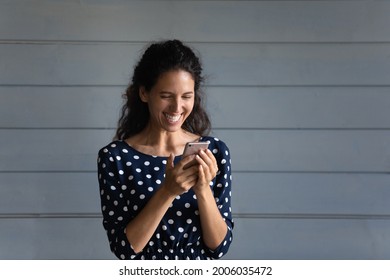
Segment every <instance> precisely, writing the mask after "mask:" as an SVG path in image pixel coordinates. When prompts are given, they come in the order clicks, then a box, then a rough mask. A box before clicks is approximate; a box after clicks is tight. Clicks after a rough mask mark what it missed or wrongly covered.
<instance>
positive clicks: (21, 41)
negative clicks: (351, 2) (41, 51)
mask: <svg viewBox="0 0 390 280" xmlns="http://www.w3.org/2000/svg"><path fill="white" fill-rule="evenodd" d="M154 41H158V40H150V41H144V40H139V41H137V40H61V39H59V40H31V39H0V44H4V45H106V44H109V45H147V44H149V43H150V42H154ZM182 41H183V43H186V44H202V45H203V44H210V45H216V44H227V45H257V44H258V45H272V44H275V45H276V44H277V45H306V44H307V45H352V44H363V45H373V44H390V41H388V40H377V41H321V40H316V41H200V40H199V41H187V40H182Z"/></svg>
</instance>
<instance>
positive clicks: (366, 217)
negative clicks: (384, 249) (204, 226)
mask: <svg viewBox="0 0 390 280" xmlns="http://www.w3.org/2000/svg"><path fill="white" fill-rule="evenodd" d="M233 218H239V219H298V220H300V219H313V220H390V215H386V214H379V215H375V214H374V215H366V214H299V213H291V214H290V213H288V214H285V213H282V214H274V213H272V214H261V213H237V214H233Z"/></svg>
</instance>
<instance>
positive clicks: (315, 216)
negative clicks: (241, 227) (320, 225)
mask: <svg viewBox="0 0 390 280" xmlns="http://www.w3.org/2000/svg"><path fill="white" fill-rule="evenodd" d="M101 218H102V214H100V213H6V214H5V213H4V214H0V219H101ZM233 218H235V219H292V220H301V219H312V220H390V215H386V214H378V215H375V214H373V215H366V214H301V213H271V214H262V213H233Z"/></svg>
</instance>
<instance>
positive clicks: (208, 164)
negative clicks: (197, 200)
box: [193, 149, 218, 193]
mask: <svg viewBox="0 0 390 280" xmlns="http://www.w3.org/2000/svg"><path fill="white" fill-rule="evenodd" d="M195 159H196V161H197V162H198V164H199V175H198V181H197V183H196V185H195V186H194V187H193V189H194V191H195V193H197V192H201V191H202V190H207V189H210V182H211V181H212V180H213V179H214V177H215V176H216V175H217V172H218V165H217V161H216V159H215V157H214V155H213V153H212V152H211V151H210V150H208V149H206V150H205V151H200V152H199V154H198V155H197V156H196V157H195Z"/></svg>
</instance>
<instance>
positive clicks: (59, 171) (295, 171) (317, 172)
mask: <svg viewBox="0 0 390 280" xmlns="http://www.w3.org/2000/svg"><path fill="white" fill-rule="evenodd" d="M96 172H97V170H0V174H23V173H25V174H48V173H50V174H55V173H59V174H73V173H86V174H90V173H96ZM237 173H240V174H319V175H322V174H329V175H331V174H347V175H348V174H351V175H389V174H390V171H389V172H385V171H299V170H233V175H234V174H237Z"/></svg>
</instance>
